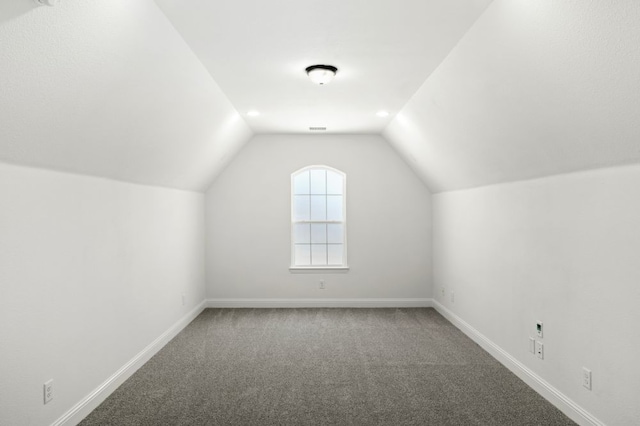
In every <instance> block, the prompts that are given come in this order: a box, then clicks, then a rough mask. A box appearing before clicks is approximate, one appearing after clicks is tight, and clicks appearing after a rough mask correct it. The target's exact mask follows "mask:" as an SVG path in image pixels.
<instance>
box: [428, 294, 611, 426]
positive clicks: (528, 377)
mask: <svg viewBox="0 0 640 426" xmlns="http://www.w3.org/2000/svg"><path fill="white" fill-rule="evenodd" d="M432 305H433V307H434V308H435V309H436V310H437V311H438V312H439V313H440V314H441V315H442V316H443V317H445V318H446V319H447V320H449V322H451V323H452V324H453V325H455V326H456V327H457V328H459V329H460V331H462V332H463V333H464V334H466V335H467V336H469V337H470V338H471V340H473V341H474V342H476V343H477V344H478V345H480V346H481V347H482V348H483V349H484V350H486V351H487V352H489V354H491V355H492V356H493V357H494V358H495V359H497V360H498V361H499V362H500V363H501V364H502V365H504V366H505V367H507V368H508V369H509V370H511V372H513V373H514V374H515V375H516V376H518V377H519V378H520V379H522V381H524V382H525V383H526V384H527V385H529V386H530V387H531V388H533V389H534V390H535V391H536V392H538V393H539V394H540V395H542V396H543V397H544V398H545V399H546V400H548V401H549V402H551V403H552V404H553V405H555V406H556V407H557V408H558V409H559V410H560V411H562V412H563V413H564V414H566V415H567V416H568V417H569V418H571V420H573V421H574V422H576V423H578V424H579V425H582V426H605V425H604V423H602V422H601V421H600V420H598V419H597V418H595V417H594V416H593V415H591V414H590V413H589V412H587V411H586V410H585V409H584V408H582V407H580V406H579V405H578V404H577V403H576V402H574V401H573V400H571V399H570V398H569V397H567V396H566V395H565V394H563V393H562V392H560V391H559V390H558V389H556V388H554V387H553V386H551V385H550V384H549V383H548V382H547V381H545V380H544V379H543V378H542V377H540V376H538V375H537V374H536V373H534V372H533V371H531V370H530V369H529V368H527V367H526V366H525V365H524V364H522V363H521V362H520V361H518V360H517V359H515V358H514V357H513V356H511V355H510V354H509V353H508V352H506V351H505V350H504V349H502V348H501V347H500V346H498V345H496V344H495V343H493V342H492V341H491V340H489V339H488V338H487V337H486V336H485V335H483V334H482V333H480V332H479V331H478V330H476V329H475V328H473V327H472V326H471V325H469V324H468V323H467V322H466V321H464V320H463V319H462V318H460V317H459V316H457V315H456V314H454V313H453V312H451V311H450V310H449V309H447V308H445V307H444V306H443V305H441V304H440V303H439V302H438V301H437V300H432Z"/></svg>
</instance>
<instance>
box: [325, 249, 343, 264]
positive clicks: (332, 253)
mask: <svg viewBox="0 0 640 426" xmlns="http://www.w3.org/2000/svg"><path fill="white" fill-rule="evenodd" d="M328 247H329V265H342V252H343V245H342V244H329V246H328Z"/></svg>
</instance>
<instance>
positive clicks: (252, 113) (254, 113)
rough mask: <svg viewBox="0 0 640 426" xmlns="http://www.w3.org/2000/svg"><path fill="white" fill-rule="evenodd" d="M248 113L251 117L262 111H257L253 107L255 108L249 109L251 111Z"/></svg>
mask: <svg viewBox="0 0 640 426" xmlns="http://www.w3.org/2000/svg"><path fill="white" fill-rule="evenodd" d="M247 115H248V116H249V117H257V116H259V115H260V111H256V110H255V109H253V110H251V111H249V112H248V113H247Z"/></svg>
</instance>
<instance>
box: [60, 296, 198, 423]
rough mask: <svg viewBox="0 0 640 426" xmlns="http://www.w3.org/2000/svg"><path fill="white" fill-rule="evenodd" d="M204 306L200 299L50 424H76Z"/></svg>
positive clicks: (191, 319)
mask: <svg viewBox="0 0 640 426" xmlns="http://www.w3.org/2000/svg"><path fill="white" fill-rule="evenodd" d="M205 308H206V301H202V303H200V304H199V305H198V306H196V307H195V308H193V309H192V310H191V311H190V312H189V313H187V314H186V315H185V316H183V317H182V318H180V319H179V320H178V321H177V322H176V323H175V324H173V325H172V326H171V327H170V328H169V329H168V330H167V331H165V332H164V333H162V334H161V335H160V336H159V337H158V338H157V339H156V340H154V341H153V342H151V343H150V344H149V345H148V346H147V347H146V348H144V349H143V350H142V351H140V353H138V354H137V355H136V356H134V357H133V358H132V359H131V360H130V361H129V362H127V363H126V364H125V365H123V366H122V367H121V368H120V369H119V370H118V371H116V372H115V373H113V375H112V376H111V377H109V378H108V379H107V380H105V381H104V383H102V384H101V385H100V386H98V387H97V388H96V389H94V390H93V392H91V393H90V394H89V395H87V396H85V397H84V398H83V399H82V400H81V401H80V402H78V403H77V404H76V405H74V406H73V407H72V408H71V409H70V410H69V411H67V412H66V413H65V414H63V415H62V417H60V418H59V419H58V420H56V421H55V422H53V423H52V424H51V426H67V425H69V426H70V425H77V424H78V423H80V421H82V419H84V418H85V417H86V416H87V415H88V414H89V413H90V412H91V411H93V410H94V409H95V408H96V407H98V405H100V404H101V403H102V401H104V400H105V399H107V397H108V396H109V395H111V393H112V392H113V391H114V390H116V389H117V388H118V386H120V385H121V384H122V383H124V381H125V380H127V379H128V378H129V377H131V376H132V375H133V373H135V372H136V371H137V370H138V369H139V368H140V367H142V366H143V365H144V363H145V362H147V361H148V360H149V359H151V357H152V356H154V355H155V354H156V353H157V352H158V351H159V350H160V349H162V348H163V347H164V345H166V344H167V343H169V341H170V340H171V339H173V338H174V337H175V336H176V335H177V334H178V333H180V331H182V329H183V328H185V327H186V326H187V325H188V324H189V323H190V322H191V321H193V320H194V319H195V318H196V317H197V316H198V315H200V313H201V312H202V311H203V310H204V309H205Z"/></svg>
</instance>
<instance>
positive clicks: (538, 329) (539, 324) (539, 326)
mask: <svg viewBox="0 0 640 426" xmlns="http://www.w3.org/2000/svg"><path fill="white" fill-rule="evenodd" d="M536 333H537V334H538V337H542V321H538V322H536Z"/></svg>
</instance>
